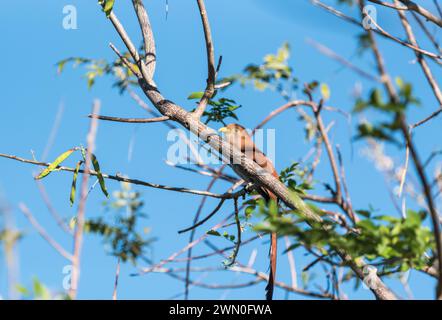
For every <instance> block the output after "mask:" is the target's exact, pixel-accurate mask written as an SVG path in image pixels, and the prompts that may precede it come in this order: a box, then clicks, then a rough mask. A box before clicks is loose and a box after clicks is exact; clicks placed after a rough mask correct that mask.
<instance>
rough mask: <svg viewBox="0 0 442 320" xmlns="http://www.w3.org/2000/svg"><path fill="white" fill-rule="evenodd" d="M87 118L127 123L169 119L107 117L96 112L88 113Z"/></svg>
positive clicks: (165, 118) (164, 117) (163, 117)
mask: <svg viewBox="0 0 442 320" xmlns="http://www.w3.org/2000/svg"><path fill="white" fill-rule="evenodd" d="M88 117H89V118H97V119H99V120H105V121H115V122H127V123H152V122H163V121H167V120H169V117H166V116H162V117H158V118H119V117H109V116H100V115H98V114H90V115H88Z"/></svg>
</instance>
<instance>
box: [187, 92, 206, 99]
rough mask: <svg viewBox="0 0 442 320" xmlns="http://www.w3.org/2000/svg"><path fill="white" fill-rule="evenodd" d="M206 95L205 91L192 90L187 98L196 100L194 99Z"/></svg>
mask: <svg viewBox="0 0 442 320" xmlns="http://www.w3.org/2000/svg"><path fill="white" fill-rule="evenodd" d="M203 96H204V92H192V93H191V94H190V95H189V96H188V97H187V99H188V100H194V99H201V98H202V97H203Z"/></svg>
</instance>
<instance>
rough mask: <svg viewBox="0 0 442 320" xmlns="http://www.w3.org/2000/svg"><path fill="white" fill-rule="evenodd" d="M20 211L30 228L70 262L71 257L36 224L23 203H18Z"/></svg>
mask: <svg viewBox="0 0 442 320" xmlns="http://www.w3.org/2000/svg"><path fill="white" fill-rule="evenodd" d="M18 206H19V208H20V211H21V212H23V214H24V215H25V216H26V218H27V219H28V220H29V222H30V223H31V224H32V226H33V227H34V228H35V230H37V232H38V233H39V234H40V235H41V236H42V238H43V239H45V240H46V241H47V242H48V243H49V244H50V245H51V246H52V247H53V248H54V249H55V250H56V251H57V252H58V253H59V254H61V255H62V256H63V258H65V259H67V260H69V261H72V259H73V257H72V255H71V254H70V253H69V252H67V251H66V250H65V249H64V248H63V247H62V246H61V245H60V244H59V243H58V242H57V241H55V240H54V239H53V238H51V236H50V235H49V234H48V233H47V232H46V230H45V229H44V228H43V227H42V226H41V225H40V224H39V223H38V221H37V220H36V219H35V218H34V216H33V215H32V213H31V211H30V210H29V209H28V207H27V206H26V205H25V204H24V203H20V204H19V205H18Z"/></svg>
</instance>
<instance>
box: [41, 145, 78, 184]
mask: <svg viewBox="0 0 442 320" xmlns="http://www.w3.org/2000/svg"><path fill="white" fill-rule="evenodd" d="M75 150H77V149H76V148H72V149H69V150H68V151H66V152H64V153H62V154H61V155H59V156H58V157H57V159H55V160H54V162H52V163H51V164H50V165H49V166H48V167H46V168H45V169H44V170H43V171H42V172H40V174H39V175H38V176H37V177H35V180H40V179H43V178H44V177H46V176H47V175H48V174H50V173H51V172H52V171H54V170H55V169H56V168H57V167H58V166H59V165H60V164H61V163H62V162H63V161H64V160H66V159H67V158H68V157H69V156H70V155H71V154H72V153H73V152H74V151H75Z"/></svg>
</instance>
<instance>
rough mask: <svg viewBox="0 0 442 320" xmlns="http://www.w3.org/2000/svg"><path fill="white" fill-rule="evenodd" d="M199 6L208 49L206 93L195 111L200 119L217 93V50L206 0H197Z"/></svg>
mask: <svg viewBox="0 0 442 320" xmlns="http://www.w3.org/2000/svg"><path fill="white" fill-rule="evenodd" d="M197 3H198V8H199V11H200V16H201V21H202V23H203V29H204V39H205V41H206V51H207V86H206V90H205V91H204V95H203V97H202V98H201V100H200V102H199V103H198V106H197V108H196V109H195V111H194V112H193V115H194V116H195V118H196V119H199V118H200V117H201V116H202V115H203V113H204V111H205V110H206V106H207V103H208V102H209V100H210V98H212V96H213V94H214V93H215V79H216V70H215V50H214V48H213V40H212V32H211V30H210V23H209V18H208V16H207V11H206V6H205V4H204V0H197Z"/></svg>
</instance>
